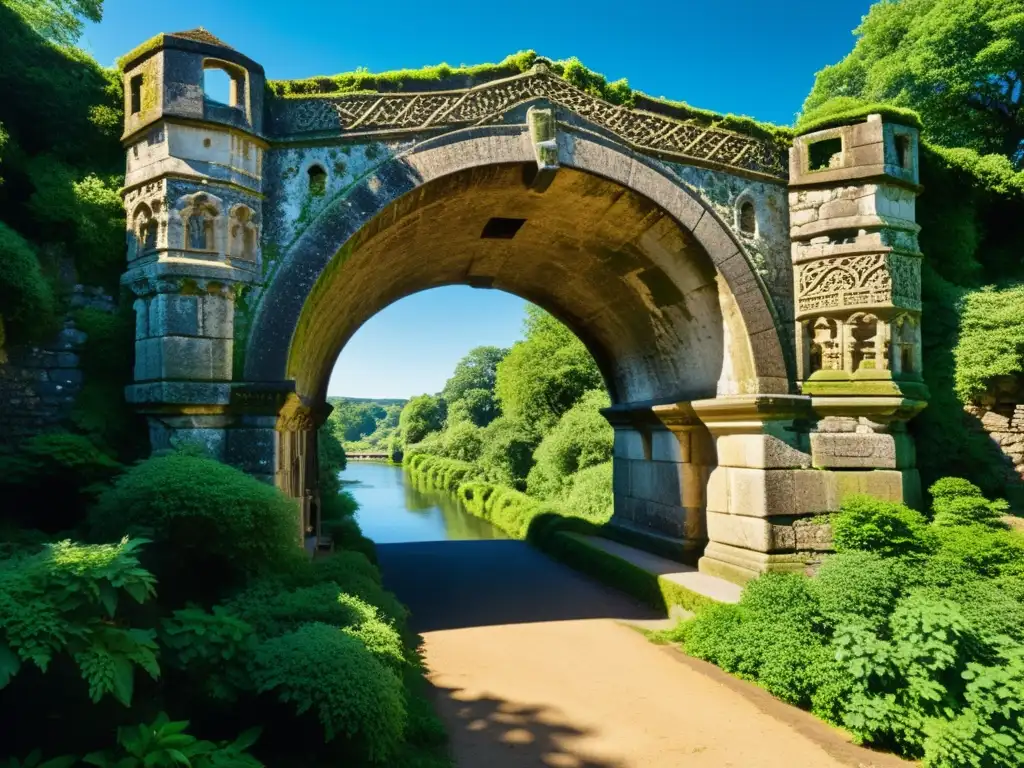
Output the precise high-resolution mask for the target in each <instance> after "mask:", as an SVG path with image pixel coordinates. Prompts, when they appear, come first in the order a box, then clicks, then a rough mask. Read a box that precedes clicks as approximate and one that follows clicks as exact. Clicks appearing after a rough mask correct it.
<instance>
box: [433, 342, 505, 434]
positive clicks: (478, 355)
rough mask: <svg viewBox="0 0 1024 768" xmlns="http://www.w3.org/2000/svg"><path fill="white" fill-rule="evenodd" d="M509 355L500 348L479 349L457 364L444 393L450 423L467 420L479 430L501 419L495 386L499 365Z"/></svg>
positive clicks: (472, 350)
mask: <svg viewBox="0 0 1024 768" xmlns="http://www.w3.org/2000/svg"><path fill="white" fill-rule="evenodd" d="M507 354H508V350H507V349H501V348H499V347H476V348H474V349H471V350H470V351H469V353H468V354H467V355H466V356H465V357H463V358H462V359H461V360H460V361H459V362H458V364H457V365H456V366H455V371H454V372H453V373H452V375H451V378H449V379H448V381H447V382H445V385H444V389H443V390H442V391H441V397H443V398H444V401H445V402H446V403H447V404H448V418H449V421H451V422H452V423H455V422H457V421H460V420H466V419H468V420H469V421H472V422H473V423H474V424H476V425H477V426H478V427H486V426H487V425H488V424H490V423H491V422H492V421H494V419H496V418H497V417H498V416H499V415H501V408H500V406H499V405H498V401H497V399H496V398H495V396H494V384H495V380H496V379H497V375H498V363H500V362H501V361H502V360H503V359H504V358H505V356H506V355H507Z"/></svg>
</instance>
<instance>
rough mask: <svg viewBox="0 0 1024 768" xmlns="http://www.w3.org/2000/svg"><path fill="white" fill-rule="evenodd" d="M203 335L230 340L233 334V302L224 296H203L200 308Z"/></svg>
mask: <svg viewBox="0 0 1024 768" xmlns="http://www.w3.org/2000/svg"><path fill="white" fill-rule="evenodd" d="M202 319H203V326H202V327H203V335H204V336H210V337H213V338H219V339H230V338H233V337H234V334H235V302H234V301H233V300H232V299H230V298H227V297H225V296H205V297H203V306H202Z"/></svg>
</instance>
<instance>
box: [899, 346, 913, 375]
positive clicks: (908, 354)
mask: <svg viewBox="0 0 1024 768" xmlns="http://www.w3.org/2000/svg"><path fill="white" fill-rule="evenodd" d="M900 370H901V371H903V373H914V349H913V347H907V346H904V347H903V348H902V349H901V350H900Z"/></svg>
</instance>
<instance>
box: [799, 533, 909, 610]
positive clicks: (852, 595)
mask: <svg viewBox="0 0 1024 768" xmlns="http://www.w3.org/2000/svg"><path fill="white" fill-rule="evenodd" d="M907 578H908V572H907V569H906V567H905V566H904V564H903V563H901V562H900V561H899V560H897V559H894V558H886V557H883V556H882V555H880V554H878V553H877V552H863V551H857V550H852V551H848V552H842V553H840V554H836V555H831V556H830V557H828V558H826V559H825V562H824V563H822V565H821V568H819V569H818V573H817V574H816V575H815V578H813V579H812V580H811V581H810V584H809V585H808V586H809V588H810V591H811V594H813V595H814V597H815V599H816V600H817V602H818V608H819V610H820V611H821V614H822V615H823V616H824V617H825V620H826V621H827V622H828V623H829V624H830V625H831V626H833V627H836V626H839V625H841V624H844V623H846V622H848V621H851V620H857V621H861V622H866V623H867V624H869V625H870V626H877V625H879V624H880V623H881V622H883V621H885V620H886V619H887V618H888V617H889V615H890V614H891V613H892V609H893V607H894V606H895V605H896V600H897V598H898V597H899V596H900V594H901V593H902V591H903V589H904V586H905V584H906V582H907Z"/></svg>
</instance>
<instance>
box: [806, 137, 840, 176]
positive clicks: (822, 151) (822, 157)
mask: <svg viewBox="0 0 1024 768" xmlns="http://www.w3.org/2000/svg"><path fill="white" fill-rule="evenodd" d="M842 164H843V140H842V138H840V137H838V136H837V137H836V138H834V139H822V140H821V141H816V142H814V143H813V144H810V145H808V147H807V170H809V171H824V170H827V169H828V168H839V167H841V166H842Z"/></svg>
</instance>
